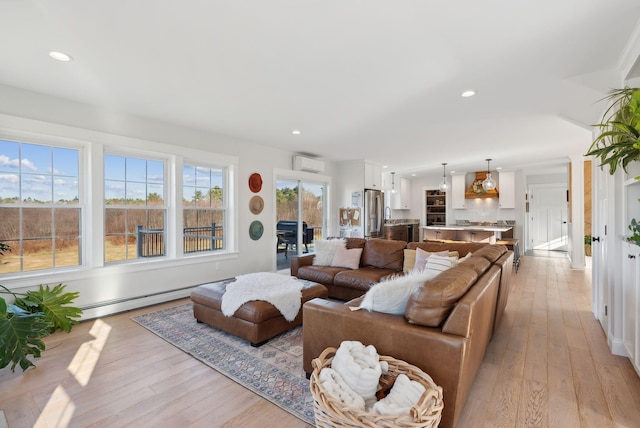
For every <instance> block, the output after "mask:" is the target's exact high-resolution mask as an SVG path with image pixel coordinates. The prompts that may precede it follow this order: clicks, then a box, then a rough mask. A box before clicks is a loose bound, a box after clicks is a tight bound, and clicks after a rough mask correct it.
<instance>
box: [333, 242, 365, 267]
mask: <svg viewBox="0 0 640 428" xmlns="http://www.w3.org/2000/svg"><path fill="white" fill-rule="evenodd" d="M361 255H362V248H351V249H350V250H347V249H346V248H342V247H337V248H336V253H335V254H334V256H333V260H332V261H331V266H334V267H345V268H349V269H358V267H359V266H360V256H361Z"/></svg>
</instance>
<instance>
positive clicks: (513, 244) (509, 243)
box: [496, 239, 520, 273]
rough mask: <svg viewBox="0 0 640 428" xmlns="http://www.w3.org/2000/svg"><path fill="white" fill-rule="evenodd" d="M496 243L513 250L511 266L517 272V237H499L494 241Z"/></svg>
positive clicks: (518, 251)
mask: <svg viewBox="0 0 640 428" xmlns="http://www.w3.org/2000/svg"><path fill="white" fill-rule="evenodd" d="M496 244H498V245H504V246H505V247H507V248H508V249H510V250H511V251H513V267H514V268H515V270H516V273H518V268H519V267H520V245H519V243H518V240H517V239H501V240H499V241H496Z"/></svg>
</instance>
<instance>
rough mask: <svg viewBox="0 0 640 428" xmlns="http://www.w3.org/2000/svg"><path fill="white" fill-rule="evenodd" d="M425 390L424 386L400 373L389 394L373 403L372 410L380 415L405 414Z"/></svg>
mask: <svg viewBox="0 0 640 428" xmlns="http://www.w3.org/2000/svg"><path fill="white" fill-rule="evenodd" d="M424 392H425V387H424V386H423V385H422V384H421V383H420V382H416V381H415V380H410V379H409V378H408V377H407V375H406V374H404V373H402V374H400V375H398V377H397V378H396V381H395V383H394V384H393V387H392V388H391V391H390V392H389V395H387V396H386V397H384V398H383V399H382V400H380V401H378V402H377V403H376V404H374V405H373V412H374V413H379V414H381V415H407V414H409V412H410V411H411V408H412V407H413V406H415V405H416V404H418V400H420V397H422V394H424Z"/></svg>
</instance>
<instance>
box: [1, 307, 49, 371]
mask: <svg viewBox="0 0 640 428" xmlns="http://www.w3.org/2000/svg"><path fill="white" fill-rule="evenodd" d="M2 300H4V299H2ZM7 309H8V310H7V312H6V313H4V314H0V338H2V339H0V369H1V368H4V367H6V366H8V365H9V364H11V371H15V367H16V365H17V364H20V367H21V368H22V370H23V371H24V370H26V369H28V368H29V367H32V366H35V364H33V363H32V362H31V361H30V360H29V359H28V358H27V356H28V355H33V356H34V357H36V358H38V357H40V353H41V352H42V351H44V349H45V345H44V342H43V341H42V340H40V338H41V337H44V336H47V335H48V334H49V327H50V323H49V321H48V320H47V317H46V315H45V314H43V313H41V312H36V313H28V312H26V311H24V310H23V309H22V308H19V307H17V306H15V305H8V306H7Z"/></svg>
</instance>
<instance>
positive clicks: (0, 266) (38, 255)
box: [0, 140, 82, 274]
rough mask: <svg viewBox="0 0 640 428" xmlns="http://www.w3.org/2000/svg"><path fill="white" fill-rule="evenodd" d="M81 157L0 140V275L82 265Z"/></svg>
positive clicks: (70, 151) (58, 149) (76, 152)
mask: <svg viewBox="0 0 640 428" xmlns="http://www.w3.org/2000/svg"><path fill="white" fill-rule="evenodd" d="M79 170H80V152H79V150H78V149H75V148H67V147H58V146H54V145H45V144H32V143H28V142H18V141H7V140H0V219H1V220H0V243H2V244H4V245H7V246H8V247H9V248H10V250H8V251H5V252H4V255H2V256H0V274H6V273H16V272H27V271H36V270H42V269H55V268H62V267H69V266H79V265H81V264H82V251H81V248H82V229H81V218H82V215H81V214H82V204H81V201H80V193H79V190H78V189H79V182H80V177H79V173H78V172H79Z"/></svg>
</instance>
